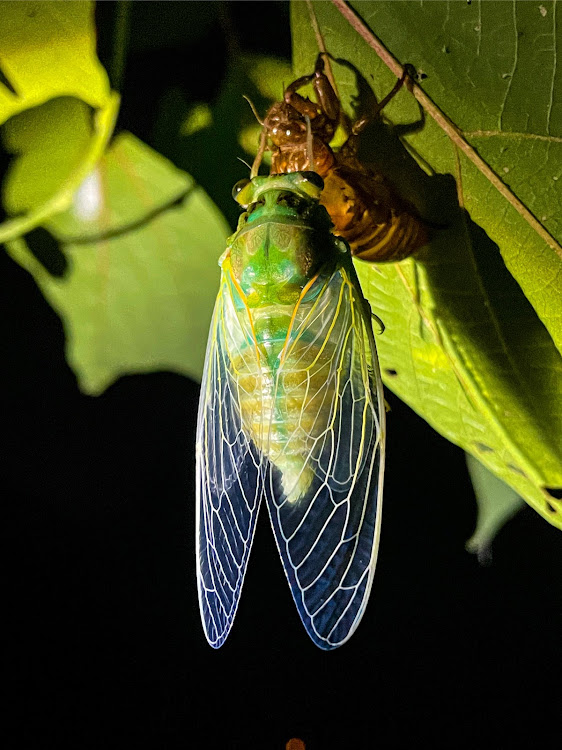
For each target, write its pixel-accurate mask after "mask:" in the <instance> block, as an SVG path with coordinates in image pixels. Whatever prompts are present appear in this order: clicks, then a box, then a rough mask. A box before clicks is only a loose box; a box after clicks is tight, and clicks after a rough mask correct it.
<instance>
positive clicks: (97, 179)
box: [8, 133, 228, 395]
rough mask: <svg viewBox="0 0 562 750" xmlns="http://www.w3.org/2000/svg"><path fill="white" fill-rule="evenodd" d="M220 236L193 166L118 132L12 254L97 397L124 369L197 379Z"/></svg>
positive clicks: (83, 383)
mask: <svg viewBox="0 0 562 750" xmlns="http://www.w3.org/2000/svg"><path fill="white" fill-rule="evenodd" d="M227 234H228V227H227V226H226V223H225V221H224V219H223V218H222V216H221V215H220V213H219V212H218V211H217V209H216V208H215V206H214V205H213V204H212V202H211V201H210V200H209V198H208V197H207V195H206V194H205V193H204V192H203V190H202V189H201V188H200V187H199V186H197V184H196V183H195V182H194V180H193V179H192V178H191V177H190V176H189V175H187V174H185V173H184V172H181V171H180V170H178V169H176V168H175V167H174V166H173V165H172V164H171V163H170V162H168V161H167V160H166V159H164V158H163V157H162V156H160V155H159V154H157V153H156V152H154V151H153V150H152V149H150V148H148V146H146V145H144V144H143V143H142V142H141V141H139V140H138V139H136V138H135V137H134V136H132V135H130V134H127V133H125V134H121V135H120V136H119V137H118V138H116V140H115V142H114V143H113V145H112V147H111V148H110V150H109V151H108V152H107V153H106V154H105V156H104V157H103V158H102V159H101V160H100V162H99V163H98V165H97V166H96V168H95V170H94V171H93V172H92V173H91V174H90V175H89V176H88V178H87V179H86V180H85V182H84V183H83V184H82V186H81V188H80V190H79V191H78V192H77V193H76V195H75V196H74V200H73V203H72V206H71V208H70V209H68V210H67V211H66V212H64V213H62V214H58V215H56V216H53V217H52V218H51V219H50V220H49V221H48V222H46V223H45V225H44V229H43V230H42V236H39V237H37V236H35V235H34V236H33V242H32V243H31V245H32V247H31V249H32V250H33V253H32V252H31V251H30V247H29V246H27V245H26V243H25V241H24V240H23V239H17V240H14V241H12V242H11V243H9V245H8V251H9V253H10V254H11V255H12V256H13V257H14V258H15V260H16V261H17V262H19V263H20V264H21V265H22V266H23V267H24V268H26V269H27V270H28V271H29V272H30V273H31V274H32V275H33V277H34V278H35V280H36V282H37V284H38V285H39V287H40V288H41V290H42V292H43V294H44V296H45V297H46V299H47V300H48V301H49V302H50V304H51V305H52V306H53V308H54V309H55V310H56V311H57V313H58V314H59V315H60V317H61V318H62V320H63V323H64V327H65V333H66V346H67V360H68V362H69V364H70V365H71V367H72V368H73V370H74V372H75V373H76V375H77V377H78V382H79V385H80V388H81V389H82V390H83V391H84V392H85V393H89V394H92V395H95V394H99V393H101V392H102V391H103V390H104V388H106V387H107V386H108V385H109V384H110V383H111V382H113V381H114V380H116V379H117V378H118V377H119V376H121V375H124V374H128V373H134V372H151V371H155V370H164V369H166V370H173V371H176V372H180V373H183V374H186V375H189V376H191V377H200V375H201V370H202V366H203V361H204V357H205V345H206V341H207V335H208V330H209V323H210V319H211V313H212V304H213V301H214V297H215V295H216V290H217V288H218V279H219V269H218V265H217V260H218V258H219V256H220V254H221V253H222V252H223V250H224V247H225V237H226V236H227ZM53 240H54V241H53ZM36 244H38V245H39V247H40V248H41V251H40V252H38V248H37V247H36ZM61 255H62V257H63V261H65V262H61V259H60V256H61ZM46 258H49V259H50V260H49V261H46ZM54 269H59V272H58V273H57V272H56V270H54Z"/></svg>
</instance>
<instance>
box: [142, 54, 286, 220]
mask: <svg viewBox="0 0 562 750" xmlns="http://www.w3.org/2000/svg"><path fill="white" fill-rule="evenodd" d="M290 79H291V69H290V67H289V66H288V65H287V63H285V62H282V61H279V60H276V59H274V58H268V57H262V56H256V55H241V56H240V57H238V58H237V59H236V60H235V61H234V63H233V64H232V65H230V67H229V68H228V70H227V73H226V76H225V79H224V82H223V85H222V87H221V90H220V92H219V95H218V97H217V99H216V101H214V102H212V103H211V104H210V105H209V106H207V107H205V108H204V107H202V106H201V104H200V103H197V104H195V105H193V106H191V107H190V106H189V105H188V103H187V101H186V100H185V98H184V96H183V95H182V94H181V92H180V91H178V90H177V89H173V90H170V91H168V93H167V95H166V96H165V97H164V100H163V101H162V103H161V112H160V116H159V122H158V124H157V133H156V138H155V146H156V148H157V149H158V150H160V151H161V152H162V153H163V154H165V155H166V156H167V157H168V158H169V159H171V160H172V161H173V162H174V164H176V165H177V166H179V167H181V168H182V169H185V170H187V171H189V173H190V174H191V175H193V177H194V178H195V180H196V181H197V182H198V183H199V184H200V185H201V186H202V187H203V188H204V189H205V190H206V191H207V192H208V193H209V195H212V196H213V200H214V201H215V202H216V204H217V206H218V207H219V208H220V210H221V211H222V213H223V214H224V215H225V217H226V218H227V220H228V221H229V223H230V225H231V227H233V228H234V227H235V226H236V223H237V221H238V217H239V215H240V207H239V205H238V204H237V203H236V202H235V201H233V200H232V188H233V186H234V184H235V183H236V182H238V180H240V179H241V178H243V177H247V176H248V174H249V169H248V167H246V166H245V164H243V163H241V161H240V159H245V160H246V161H248V160H249V161H250V163H251V162H252V161H253V158H254V156H255V154H256V151H257V145H258V141H259V135H260V126H259V123H258V122H257V121H256V118H255V117H254V114H253V113H252V110H251V109H250V106H249V104H248V102H247V101H245V100H244V98H243V96H244V95H245V96H247V97H248V98H249V99H250V100H251V101H252V103H253V104H254V106H255V108H256V110H257V111H258V112H259V113H260V115H261V116H262V117H263V116H264V115H265V112H266V111H267V109H268V108H269V106H270V105H271V104H272V103H273V101H276V100H277V99H279V98H280V97H281V96H282V94H283V83H285V84H286V83H287V82H288V81H289V80H290ZM205 120H206V121H207V127H199V128H195V127H194V124H196V123H197V124H199V125H200V124H201V122H205ZM170 143H171V144H172V145H171V146H170Z"/></svg>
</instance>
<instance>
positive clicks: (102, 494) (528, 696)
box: [0, 3, 562, 750]
mask: <svg viewBox="0 0 562 750" xmlns="http://www.w3.org/2000/svg"><path fill="white" fill-rule="evenodd" d="M143 5H146V6H147V9H146V10H144V11H140V10H137V9H136V8H135V12H134V23H133V26H132V33H133V37H132V43H131V49H130V53H129V57H128V66H127V71H126V77H125V83H124V89H123V91H124V96H125V99H124V105H123V110H122V114H121V119H120V122H119V127H122V128H127V129H130V130H132V131H133V132H135V133H136V134H137V135H139V136H140V137H142V138H144V139H145V140H146V141H147V142H149V143H150V142H151V112H152V111H153V110H154V109H155V108H156V103H157V101H158V97H159V96H160V95H161V93H162V91H163V90H164V89H165V87H166V85H167V84H168V83H169V80H170V76H171V75H172V76H173V77H175V78H176V79H177V81H178V82H179V84H180V85H181V86H182V87H183V88H184V89H185V91H186V92H187V95H189V96H193V97H195V98H197V97H201V95H202V94H201V93H200V91H199V90H198V89H200V90H201V91H203V90H204V89H205V82H206V81H207V85H208V92H207V96H208V97H209V98H212V96H213V92H215V91H216V90H217V89H218V87H219V86H220V80H221V75H222V72H223V71H224V67H225V65H226V64H227V53H226V52H225V43H224V25H222V26H220V25H219V26H217V24H216V23H215V22H212V23H210V24H209V29H208V31H207V32H206V34H205V35H204V36H203V38H202V39H199V40H197V42H196V43H194V42H192V41H191V40H190V41H189V45H190V46H189V52H188V53H187V52H186V51H185V50H186V45H187V42H186V41H185V40H183V39H182V38H181V33H180V32H178V35H179V37H180V38H179V39H174V38H172V39H168V40H166V38H165V37H166V34H164V33H163V32H162V33H161V34H160V36H158V34H159V28H160V27H159V26H158V17H161V19H162V18H168V20H169V15H170V13H172V14H176V15H172V20H173V21H176V20H177V26H178V27H181V24H185V25H186V26H188V25H189V24H188V23H187V22H186V15H185V14H186V13H188V6H189V5H190V4H176V3H162V4H158V5H157V7H156V9H155V8H154V6H153V4H151V3H150V4H149V3H147V4H143ZM148 6H153V7H152V9H150V7H148ZM227 10H228V12H229V18H230V22H231V23H232V27H231V28H232V29H234V30H235V31H236V33H237V34H238V35H239V40H240V43H241V44H242V46H244V47H245V48H247V49H249V48H253V49H258V50H260V51H263V52H275V53H277V54H285V55H287V56H288V55H289V52H290V48H289V44H290V39H289V30H288V12H287V8H286V6H284V5H283V4H279V3H229V4H227ZM113 12H114V5H113V3H103V4H102V5H101V6H100V7H98V11H97V21H98V25H99V31H100V42H99V49H100V54H101V55H102V59H104V60H105V59H107V55H108V54H109V52H108V50H109V47H110V45H109V43H108V42H107V39H108V38H109V36H110V34H111V28H112V23H113ZM178 13H179V14H180V17H179V19H178V17H177V14H178ZM258 21H259V24H258ZM161 23H162V24H164V21H162V20H161ZM139 29H140V31H139ZM141 31H142V32H143V33H144V34H145V35H148V38H151V37H150V34H151V33H152V34H154V44H153V45H152V47H151V45H146V44H145V45H144V46H143V45H142V44H140V43H135V36H134V35H135V34H138V35H139V36H138V38H140V37H141V36H142V34H141ZM258 31H259V33H258ZM104 45H105V46H104ZM202 49H207V55H208V53H209V50H211V51H212V59H213V61H214V64H213V65H210V64H209V62H208V60H209V57H208V56H207V58H205V59H206V60H207V62H206V67H205V69H204V70H203V69H199V72H198V73H197V59H198V55H199V54H202V53H201V50H202ZM194 50H195V51H194ZM182 55H184V57H185V58H186V59H187V58H188V59H189V62H187V63H186V64H185V65H183V67H182V65H179V61H182V60H183V58H182ZM206 77H207V78H206ZM194 92H195V93H194ZM203 93H205V92H204V91H203ZM151 100H152V101H153V102H154V107H152V108H151V106H150V101H151ZM220 251H221V249H220V248H217V255H218V254H219V253H220ZM0 264H1V266H2V268H1V269H0V278H2V282H3V287H4V289H3V299H4V310H5V314H4V335H3V336H2V342H3V346H4V356H3V361H4V372H6V375H7V387H5V388H4V389H3V391H2V393H3V396H2V397H3V399H4V400H5V403H4V408H3V409H2V413H3V415H4V417H3V420H2V422H3V428H4V437H5V450H4V460H3V468H2V471H3V482H2V486H3V487H4V488H5V491H4V503H5V508H6V510H7V513H6V515H5V518H4V524H3V526H4V530H5V536H6V540H5V544H4V549H5V551H6V562H5V565H4V570H5V581H6V584H5V588H4V591H5V594H4V607H3V609H4V617H3V619H5V620H7V623H8V637H7V638H6V636H5V639H4V644H5V648H6V650H7V655H8V661H7V665H8V669H7V672H6V674H5V680H4V682H5V685H6V687H7V688H8V691H9V693H10V696H11V697H10V703H9V704H8V709H9V716H10V719H11V720H10V725H11V726H12V727H13V729H14V730H15V732H16V733H15V734H12V735H11V738H10V740H9V742H8V745H5V746H13V747H23V746H27V747H48V746H55V747H65V746H72V747H75V748H102V747H114V746H122V747H133V746H134V747H151V748H175V747H195V746H196V747H202V748H212V749H214V748H250V749H253V748H263V749H264V750H265V749H267V750H269V749H271V750H273V749H274V748H275V749H282V748H283V747H284V744H285V742H286V741H287V740H288V739H289V738H290V737H294V736H298V737H301V738H302V739H303V740H305V742H306V744H307V749H308V750H328V749H331V748H355V747H371V746H375V745H378V746H380V747H411V746H417V745H418V744H427V743H431V744H432V745H433V746H435V747H453V746H454V747H468V746H469V745H470V746H474V745H478V746H484V747H486V746H492V745H494V746H500V747H505V746H507V745H508V744H510V743H511V742H513V741H517V742H518V743H522V742H524V741H527V742H529V743H533V744H536V743H537V742H538V741H541V740H542V741H544V740H545V739H546V740H548V739H554V737H555V736H556V733H555V725H556V723H557V722H559V718H560V689H559V685H560V678H559V667H560V650H559V644H560V627H561V624H562V623H561V618H560V605H559V602H560V593H561V587H560V581H559V579H560V570H561V566H560V562H561V555H560V536H559V532H558V531H556V530H555V529H554V528H552V527H550V526H549V525H548V524H547V523H546V522H545V521H543V520H542V519H541V518H540V517H539V516H538V515H536V514H535V513H534V512H533V511H531V510H530V509H525V510H524V511H523V512H522V513H520V514H519V516H518V517H517V518H516V519H515V520H513V521H512V522H510V523H509V524H508V525H507V526H506V527H505V529H504V530H503V531H502V532H501V533H500V535H499V537H498V538H497V539H496V541H495V543H494V547H493V562H492V564H491V565H489V566H486V567H482V566H480V565H479V564H478V562H477V560H476V559H475V558H474V557H473V556H471V555H469V554H468V553H466V552H465V551H464V543H465V541H466V539H467V538H468V537H469V536H470V534H471V533H472V530H473V526H474V521H475V501H474V497H473V493H472V490H471V486H470V482H469V478H468V475H467V471H466V467H465V463H464V457H463V454H462V452H461V451H460V450H459V449H457V448H456V447H454V446H452V445H451V444H449V443H447V442H446V441H445V440H444V439H443V438H441V437H440V436H438V435H437V434H436V433H435V432H433V431H432V430H431V429H430V428H429V427H428V426H427V425H426V424H425V422H423V421H422V420H421V419H420V418H419V417H417V416H416V415H415V414H413V413H412V412H411V411H410V410H409V409H408V408H407V407H405V406H404V405H403V404H402V403H401V402H399V401H398V400H397V399H396V398H395V397H393V396H392V394H388V400H389V402H390V405H391V407H392V410H391V412H390V414H389V417H388V423H389V424H388V432H389V443H388V464H387V480H386V488H385V509H384V523H383V535H382V542H381V551H380V557H379V564H378V569H377V575H376V578H375V584H374V587H373V592H372V596H371V602H370V605H369V608H368V609H367V613H366V615H365V617H364V619H363V622H362V624H361V626H360V628H359V630H358V631H357V633H356V634H355V635H354V637H353V638H352V639H351V641H350V642H349V643H348V644H346V645H345V646H344V647H343V648H341V649H339V650H338V651H336V652H332V653H328V654H326V653H324V652H321V651H320V650H318V649H317V648H315V647H314V646H313V644H312V643H311V642H310V641H309V639H308V637H307V635H306V633H305V631H304V629H303V627H302V625H301V623H300V621H299V619H298V615H297V613H296V610H295V607H294V605H293V603H292V600H291V597H290V593H289V590H288V586H287V584H286V581H285V579H284V574H283V572H282V568H281V564H280V562H279V560H278V559H277V557H276V551H275V547H274V542H273V538H272V534H271V531H270V529H269V528H268V523H267V519H266V517H265V515H264V516H263V517H262V519H261V523H260V524H259V525H258V530H257V538H256V542H255V545H254V549H253V552H252V556H251V559H250V564H249V569H248V575H247V579H246V583H245V588H244V593H243V596H242V600H241V605H240V609H239V612H238V615H237V619H236V623H235V626H234V628H233V631H232V633H231V635H230V637H229V639H228V640H227V642H226V644H225V646H224V647H223V648H222V649H220V650H219V651H213V650H212V649H211V648H210V647H209V646H208V645H207V643H206V641H205V639H204V636H203V632H202V629H201V626H200V622H199V612H198V605H197V592H196V585H195V551H194V522H195V507H194V432H195V419H196V410H197V399H198V386H197V385H196V384H195V383H193V382H190V381H189V380H188V379H186V378H183V377H180V376H178V375H173V374H170V373H156V374H153V375H147V376H132V377H125V378H122V379H121V380H120V381H119V382H118V383H116V384H115V385H113V386H112V387H111V388H109V389H108V391H107V392H106V393H105V394H104V395H103V396H101V397H99V398H90V397H87V396H84V395H82V394H80V392H79V391H78V388H77V386H76V381H75V377H74V375H73V374H72V373H71V371H70V370H69V368H68V366H67V364H66V362H65V359H64V350H63V348H64V334H63V330H62V325H61V323H60V321H59V320H58V318H57V316H56V315H55V313H54V312H53V311H52V310H51V309H50V307H49V306H48V305H47V304H46V302H45V301H44V300H43V298H42V296H41V294H40V292H39V291H38V290H37V288H36V286H35V284H34V282H33V280H32V279H31V278H30V277H29V276H28V275H27V274H26V273H25V272H24V271H23V270H21V269H20V268H19V267H18V266H17V265H15V264H14V263H13V262H12V261H11V260H10V259H9V258H8V257H7V256H6V255H5V254H4V253H2V255H1V256H0Z"/></svg>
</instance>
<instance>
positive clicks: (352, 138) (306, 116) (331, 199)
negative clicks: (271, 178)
mask: <svg viewBox="0 0 562 750" xmlns="http://www.w3.org/2000/svg"><path fill="white" fill-rule="evenodd" d="M404 80H405V78H404V79H402V80H401V81H399V82H398V84H397V86H396V87H395V89H393V91H392V92H391V93H390V94H389V96H387V97H385V99H384V100H383V101H382V102H381V103H380V104H379V107H378V110H377V113H378V112H380V111H381V110H382V108H383V107H384V105H385V104H386V103H387V102H388V101H389V100H390V98H391V97H392V96H393V95H394V94H395V93H396V91H398V89H399V88H400V86H401V85H402V83H403V82H404ZM309 82H312V84H313V87H314V90H315V94H316V99H317V100H318V101H317V102H313V101H311V100H310V99H307V98H305V97H303V96H301V94H299V93H298V89H299V88H301V87H302V86H303V85H305V84H306V83H309ZM377 113H373V117H374V116H376V114H377ZM340 114H341V107H340V102H339V100H338V97H337V96H336V93H335V91H334V89H333V87H332V85H331V84H330V81H329V80H328V77H327V76H326V74H325V73H324V63H323V58H322V56H319V57H318V61H317V64H316V69H315V71H314V73H312V74H311V75H308V76H303V77H302V78H299V79H297V80H296V81H294V82H293V83H292V84H291V85H290V86H288V87H287V89H286V90H285V93H284V98H283V101H281V102H277V103H275V104H274V105H273V106H272V107H271V108H270V110H269V112H268V113H267V115H266V117H265V119H264V121H263V136H262V144H261V149H260V152H261V153H260V154H258V161H259V160H260V159H261V155H262V153H263V151H264V150H265V149H266V148H267V149H269V150H270V151H271V172H272V174H275V173H288V172H299V171H302V170H305V169H312V170H314V171H315V172H317V173H318V174H319V175H320V176H321V177H322V178H323V180H324V185H325V186H324V190H323V191H322V195H321V197H320V202H321V203H322V205H324V206H325V207H326V209H327V211H328V213H329V215H330V218H331V219H332V222H333V224H334V230H333V231H334V233H335V234H337V235H339V236H340V237H343V238H344V239H345V240H346V241H347V242H348V243H349V246H350V248H351V253H352V255H354V256H356V257H358V258H360V259H361V260H366V261H370V262H376V263H381V262H396V261H399V260H403V259H404V258H407V257H408V256H410V255H412V254H413V253H415V252H416V251H417V250H419V249H420V248H421V247H423V245H425V244H427V242H428V239H429V233H428V228H427V226H426V224H425V223H424V222H423V220H422V219H421V218H420V217H419V215H418V213H417V212H416V210H415V208H414V207H413V206H412V205H411V204H410V203H408V202H407V201H405V200H404V199H402V198H401V197H400V196H398V194H397V193H396V191H395V190H394V188H393V186H392V184H391V183H390V182H389V181H388V180H387V179H385V178H384V177H383V175H381V174H380V173H379V172H377V171H375V170H373V169H371V168H369V167H368V166H367V165H365V164H363V163H362V162H361V161H360V159H359V157H358V147H359V133H360V132H361V131H362V130H363V128H364V127H365V125H366V124H367V123H368V122H369V121H370V119H372V117H371V118H363V119H362V120H361V121H359V122H357V123H355V124H354V125H353V126H351V128H350V132H349V137H348V138H347V141H346V142H345V143H344V144H343V146H342V147H341V148H340V149H339V150H337V151H334V150H333V149H332V148H331V146H330V141H331V140H332V139H333V137H334V133H335V131H336V127H337V125H338V122H339V120H340Z"/></svg>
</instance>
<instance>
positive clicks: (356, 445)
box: [265, 268, 384, 649]
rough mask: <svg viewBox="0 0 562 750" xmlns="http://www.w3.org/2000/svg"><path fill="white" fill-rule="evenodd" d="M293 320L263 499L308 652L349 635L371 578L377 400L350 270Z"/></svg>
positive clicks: (380, 425) (377, 498)
mask: <svg viewBox="0 0 562 750" xmlns="http://www.w3.org/2000/svg"><path fill="white" fill-rule="evenodd" d="M295 320H296V324H295V326H294V330H293V331H292V332H291V336H290V340H289V342H288V346H287V354H286V357H285V359H284V362H283V365H282V366H281V368H280V370H279V372H278V375H277V382H276V402H277V403H278V404H284V405H285V412H286V414H285V425H286V430H287V432H286V437H285V439H284V440H283V441H279V440H278V441H277V449H276V451H275V450H273V449H271V450H270V458H271V464H270V465H269V466H268V468H267V476H266V477H265V483H266V497H267V503H268V508H269V513H270V518H271V522H272V526H273V530H274V533H275V537H276V541H277V545H278V547H279V552H280V555H281V558H282V561H283V565H284V568H285V572H286V574H287V578H288V580H289V584H290V587H291V591H292V594H293V597H294V600H295V603H296V605H297V608H298V611H299V614H300V616H301V619H302V621H303V623H304V626H305V628H306V630H307V632H308V634H309V635H310V637H311V638H312V640H313V641H314V643H315V644H316V645H317V646H319V647H320V648H323V649H333V648H337V647H338V646H340V645H341V644H342V643H344V642H345V641H346V640H347V639H348V638H349V637H350V636H351V635H352V634H353V632H354V631H355V629H356V627H357V625H358V624H359V621H360V619H361V617H362V615H363V612H364V610H365V606H366V603H367V599H368V596H369V592H370V588H371V584H372V580H373V574H374V569H375V563H376V555H377V549H378V541H379V531H380V518H381V513H380V511H381V503H382V478H383V468H384V399H383V392H382V384H381V379H380V372H379V367H378V361H377V355H376V349H375V344H374V339H373V334H372V329H371V322H370V319H369V312H368V307H367V305H366V303H365V302H364V300H363V296H362V294H361V290H360V287H359V283H358V281H357V279H356V276H355V273H354V271H353V270H352V269H349V270H346V269H345V268H338V269H337V270H336V271H335V272H334V273H333V275H332V276H331V277H330V278H329V279H328V280H326V281H325V282H324V284H323V286H322V290H321V292H320V293H319V294H318V296H317V297H316V298H315V299H313V300H311V301H310V302H308V303H306V302H303V303H302V304H301V305H300V308H299V310H298V314H297V315H295ZM271 432H273V428H272V430H271Z"/></svg>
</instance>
